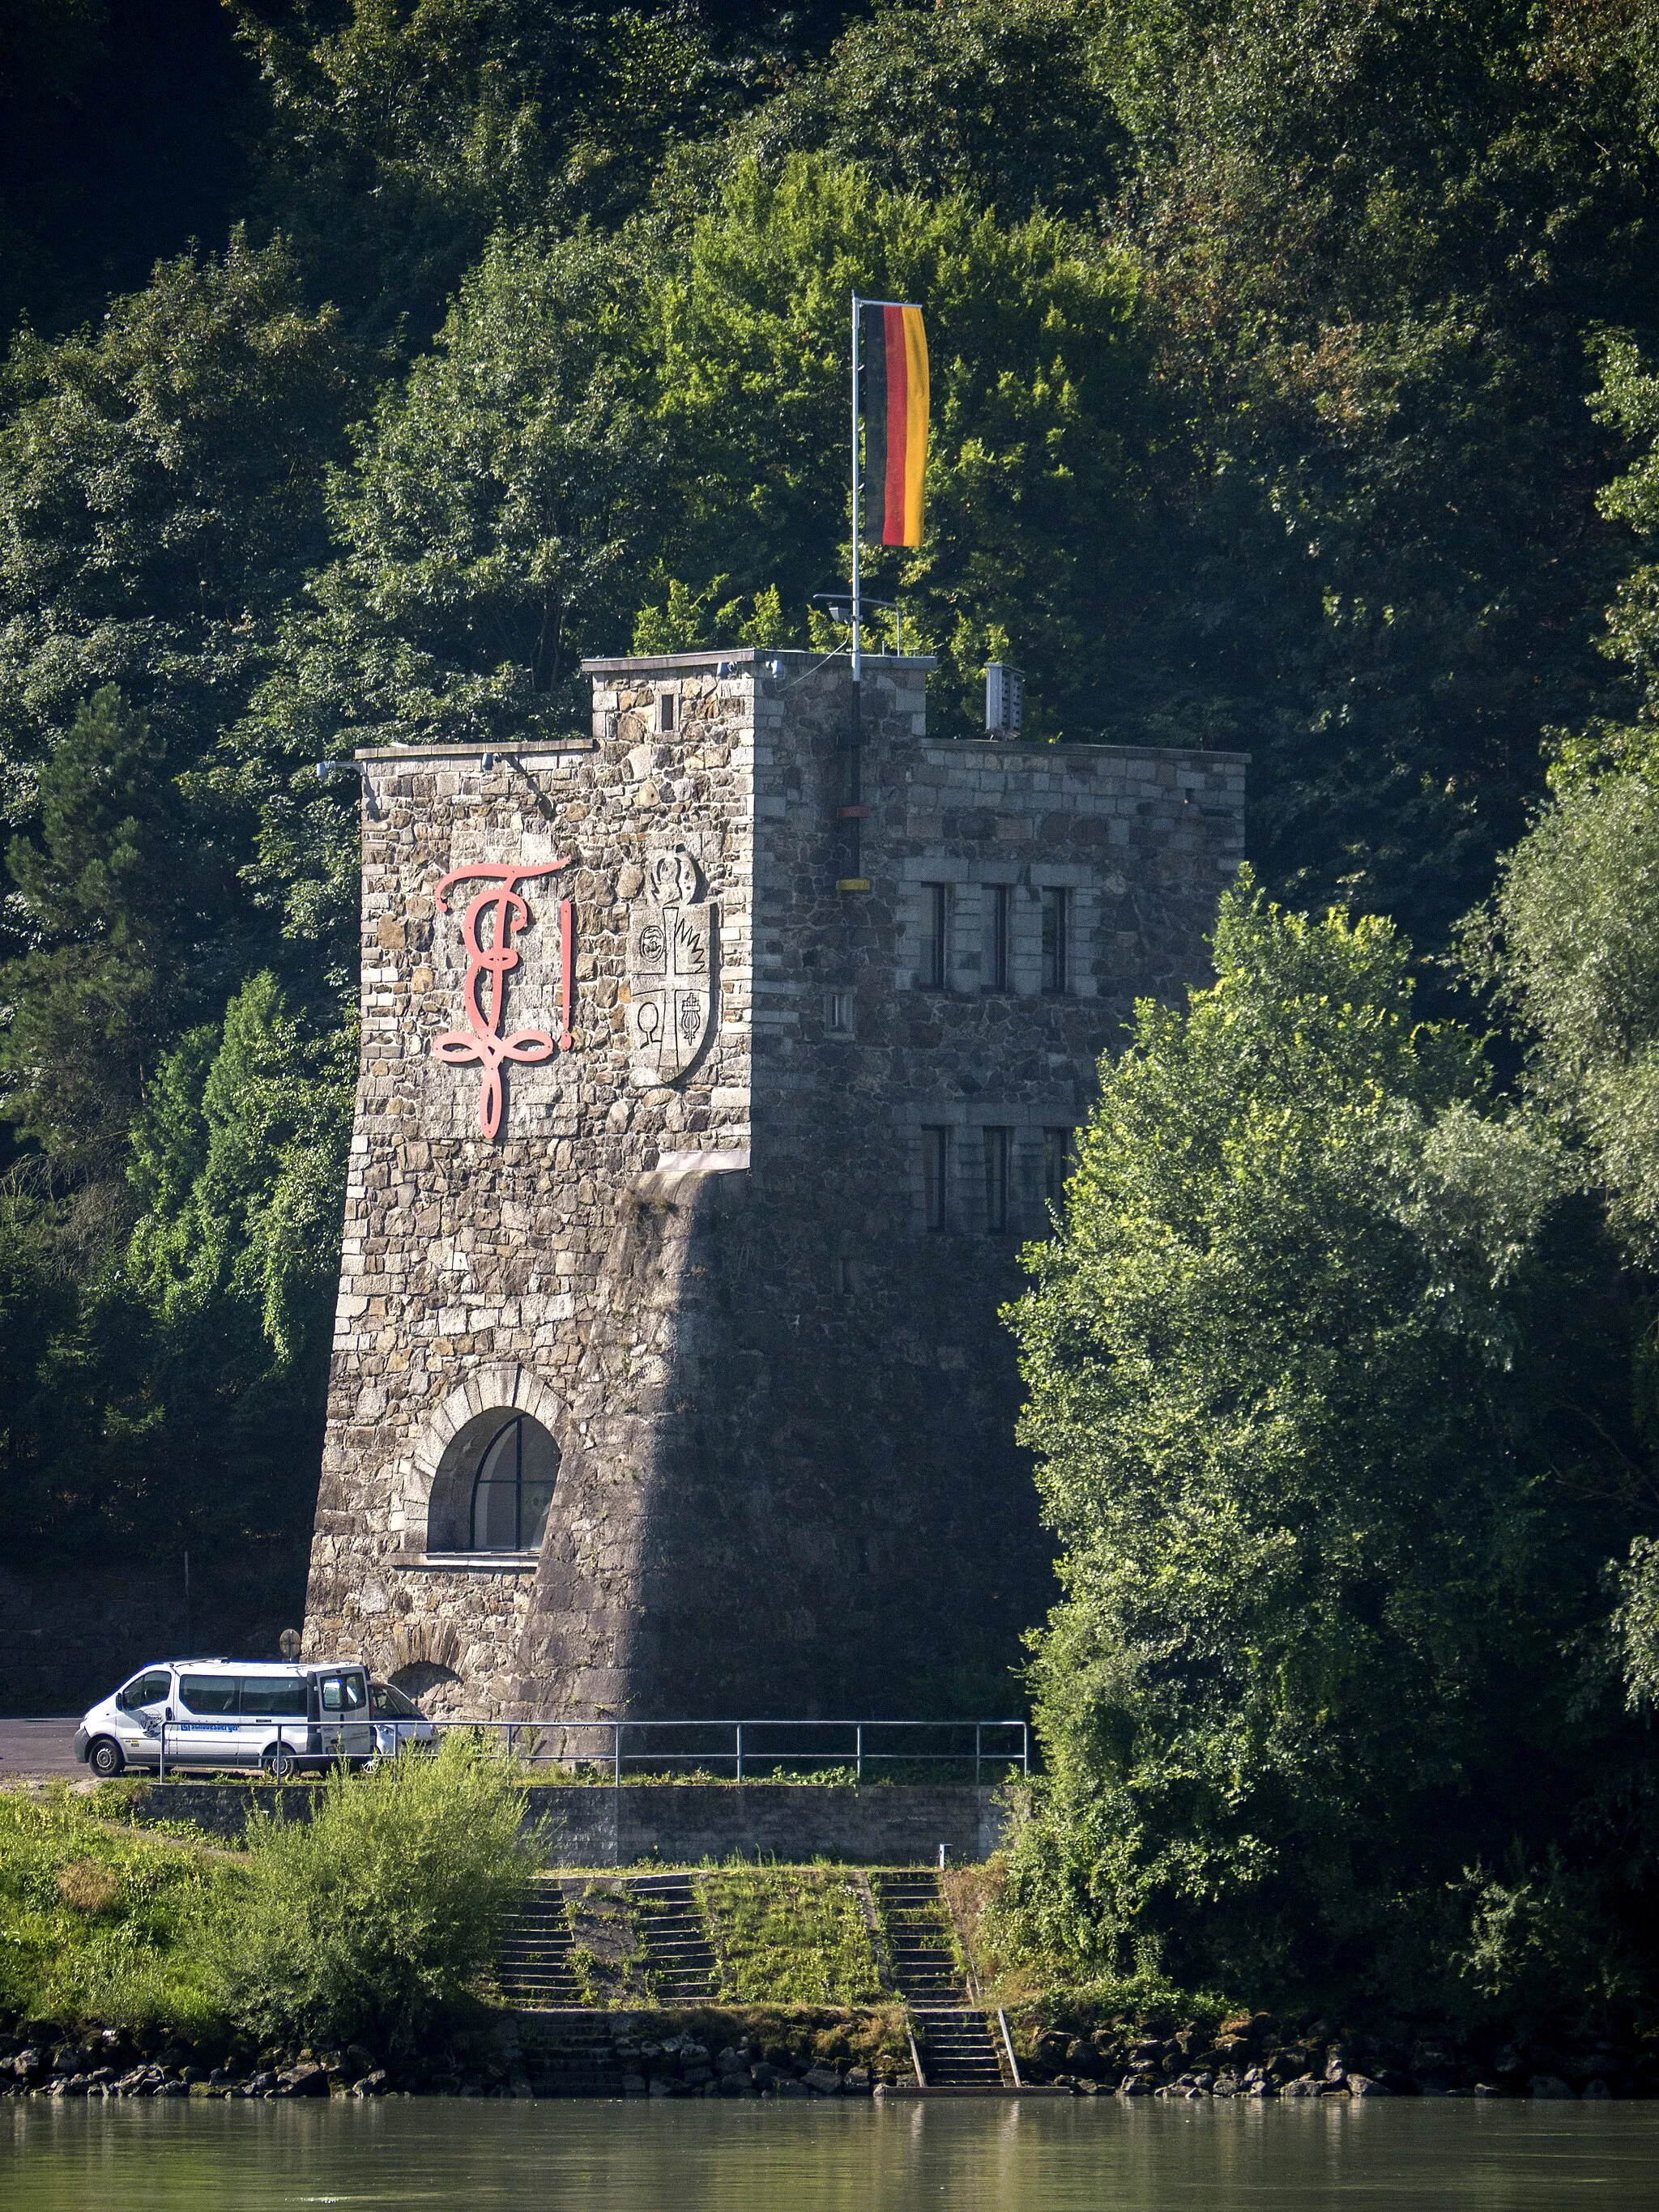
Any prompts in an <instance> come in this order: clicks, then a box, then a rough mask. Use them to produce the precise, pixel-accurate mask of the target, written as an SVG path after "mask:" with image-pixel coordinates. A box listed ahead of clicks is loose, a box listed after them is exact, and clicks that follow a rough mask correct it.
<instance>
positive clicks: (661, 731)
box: [657, 691, 678, 738]
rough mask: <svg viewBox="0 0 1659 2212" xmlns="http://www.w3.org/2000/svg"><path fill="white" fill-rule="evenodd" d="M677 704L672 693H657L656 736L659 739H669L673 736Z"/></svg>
mask: <svg viewBox="0 0 1659 2212" xmlns="http://www.w3.org/2000/svg"><path fill="white" fill-rule="evenodd" d="M677 703H678V702H677V701H676V699H675V696H674V694H673V693H672V692H671V691H659V692H658V694H657V734H658V736H659V737H664V738H671V737H672V736H673V734H674V711H675V707H676V705H677Z"/></svg>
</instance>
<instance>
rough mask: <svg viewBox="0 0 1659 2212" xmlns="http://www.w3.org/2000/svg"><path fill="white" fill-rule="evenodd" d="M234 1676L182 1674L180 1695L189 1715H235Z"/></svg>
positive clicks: (235, 1683)
mask: <svg viewBox="0 0 1659 2212" xmlns="http://www.w3.org/2000/svg"><path fill="white" fill-rule="evenodd" d="M236 1690H237V1682H236V1677H235V1676H234V1674H181V1675H180V1676H179V1697H180V1698H181V1699H183V1701H184V1706H185V1711H186V1712H188V1713H234V1711H235V1710H236Z"/></svg>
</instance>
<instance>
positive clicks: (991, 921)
mask: <svg viewBox="0 0 1659 2212" xmlns="http://www.w3.org/2000/svg"><path fill="white" fill-rule="evenodd" d="M982 896H983V898H984V901H985V951H984V957H983V958H982V959H981V963H980V988H981V990H983V991H1006V989H1007V987H1008V907H1009V896H1010V895H1009V889H1008V886H1007V884H987V885H986V887H985V890H984V892H983V894H982Z"/></svg>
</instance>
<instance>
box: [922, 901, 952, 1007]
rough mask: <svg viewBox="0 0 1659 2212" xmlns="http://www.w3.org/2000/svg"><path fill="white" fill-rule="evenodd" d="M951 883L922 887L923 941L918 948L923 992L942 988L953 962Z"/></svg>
mask: <svg viewBox="0 0 1659 2212" xmlns="http://www.w3.org/2000/svg"><path fill="white" fill-rule="evenodd" d="M950 931H951V886H950V885H949V884H923V885H922V886H921V943H920V944H919V945H918V946H917V949H916V981H917V984H918V985H919V986H920V987H921V989H922V990H924V991H942V990H943V989H944V988H945V970H946V968H947V966H948V964H949V962H950Z"/></svg>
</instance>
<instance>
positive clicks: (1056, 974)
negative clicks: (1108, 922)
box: [1042, 884, 1072, 998]
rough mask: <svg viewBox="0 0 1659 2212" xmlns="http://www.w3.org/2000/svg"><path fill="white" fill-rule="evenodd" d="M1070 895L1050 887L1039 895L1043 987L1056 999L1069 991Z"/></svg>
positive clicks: (1054, 886) (1055, 887)
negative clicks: (1040, 900) (1040, 899)
mask: <svg viewBox="0 0 1659 2212" xmlns="http://www.w3.org/2000/svg"><path fill="white" fill-rule="evenodd" d="M1071 904H1072V895H1071V893H1070V892H1069V891H1067V890H1060V888H1059V887H1058V886H1057V885H1054V884H1049V885H1048V886H1046V887H1045V888H1044V890H1043V892H1042V987H1043V990H1044V991H1045V992H1046V993H1047V994H1048V996H1049V997H1050V998H1058V997H1060V996H1061V995H1062V994H1064V993H1065V992H1066V991H1067V990H1068V989H1069V988H1070V987H1071V977H1070V975H1069V972H1068V969H1069V961H1070V951H1071V948H1070V945H1069V943H1068V939H1069V938H1070V936H1071V920H1072V914H1071Z"/></svg>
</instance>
